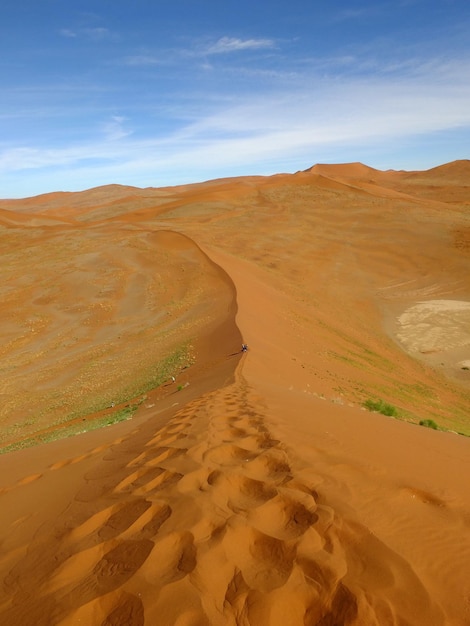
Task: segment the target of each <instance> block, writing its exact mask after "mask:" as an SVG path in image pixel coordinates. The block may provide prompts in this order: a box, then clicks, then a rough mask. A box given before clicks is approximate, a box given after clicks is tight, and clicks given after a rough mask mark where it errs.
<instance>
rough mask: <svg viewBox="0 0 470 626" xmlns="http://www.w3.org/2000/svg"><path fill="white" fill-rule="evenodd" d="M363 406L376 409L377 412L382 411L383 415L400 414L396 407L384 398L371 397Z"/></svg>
mask: <svg viewBox="0 0 470 626" xmlns="http://www.w3.org/2000/svg"><path fill="white" fill-rule="evenodd" d="M363 406H364V407H365V408H366V409H368V410H369V411H376V412H377V413H382V415H387V417H396V416H397V415H398V411H397V409H396V407H394V406H393V404H388V402H384V401H383V400H371V399H369V400H366V401H365V402H364V405H363Z"/></svg>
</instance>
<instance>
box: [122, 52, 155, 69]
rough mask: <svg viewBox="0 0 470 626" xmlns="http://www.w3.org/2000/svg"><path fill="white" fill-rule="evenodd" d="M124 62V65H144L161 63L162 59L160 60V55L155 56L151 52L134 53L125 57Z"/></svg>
mask: <svg viewBox="0 0 470 626" xmlns="http://www.w3.org/2000/svg"><path fill="white" fill-rule="evenodd" d="M124 63H125V65H131V66H145V65H162V64H163V63H164V61H162V58H161V56H156V55H152V54H135V55H132V56H128V57H125V59H124Z"/></svg>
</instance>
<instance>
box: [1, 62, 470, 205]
mask: <svg viewBox="0 0 470 626" xmlns="http://www.w3.org/2000/svg"><path fill="white" fill-rule="evenodd" d="M469 67H470V60H454V61H447V62H446V63H443V62H442V61H438V60H434V61H429V63H427V64H418V63H417V64H416V66H415V67H414V69H413V70H412V71H410V72H409V73H408V74H406V75H403V74H400V75H396V76H393V75H390V74H376V75H374V76H356V75H351V76H349V77H348V78H344V77H343V78H342V80H340V81H338V80H336V79H335V78H331V79H330V78H325V77H323V78H322V77H319V76H318V75H316V76H308V75H307V74H306V73H305V74H304V75H302V76H300V77H299V78H298V79H297V81H292V82H291V84H290V88H289V90H286V89H285V88H282V86H280V88H279V90H278V91H273V93H272V94H271V95H270V97H269V98H267V97H266V94H262V93H256V92H253V93H251V94H250V93H247V94H244V95H243V94H237V96H236V99H235V96H231V97H229V96H228V95H226V96H225V97H220V99H219V100H218V103H217V101H216V100H214V99H212V100H211V102H210V103H209V102H208V98H207V97H203V94H200V93H197V94H196V93H193V94H192V95H191V94H189V93H188V94H186V97H187V98H188V99H189V98H190V97H192V98H193V100H192V102H191V101H190V100H187V101H185V104H184V110H185V111H187V110H188V107H189V108H191V110H192V115H191V118H190V120H189V121H188V117H187V116H186V121H184V119H178V116H177V113H176V111H177V110H178V106H180V105H181V103H178V102H176V103H175V107H171V108H169V109H168V111H167V116H168V124H167V126H166V127H167V129H168V130H167V131H166V132H165V131H164V130H162V128H163V127H161V128H160V134H159V135H157V134H153V135H151V134H149V133H148V131H147V134H146V135H145V136H142V135H141V136H139V135H138V134H136V133H135V132H134V133H131V132H130V130H128V128H132V127H133V126H134V124H133V119H132V114H131V113H129V112H126V116H123V115H113V116H111V117H110V118H109V119H108V120H106V122H104V123H103V124H102V127H101V131H102V132H101V135H99V136H96V137H94V138H92V139H89V140H84V141H83V142H82V143H76V144H73V145H72V144H69V145H68V146H66V147H57V148H55V149H51V148H48V149H43V148H41V147H40V146H33V145H25V146H23V147H20V148H8V147H5V149H4V150H3V151H0V178H3V179H4V181H5V183H6V182H8V180H9V178H10V177H12V176H14V175H16V174H15V172H18V175H20V174H21V172H23V176H24V175H25V172H26V171H27V172H28V179H29V180H33V177H37V180H38V184H40V180H41V177H40V174H41V173H44V172H46V171H48V170H52V171H54V170H55V171H56V172H66V173H67V176H66V178H67V180H68V181H70V182H69V185H71V184H73V181H74V180H75V181H78V182H77V183H76V184H78V185H79V184H80V182H79V181H81V180H86V181H87V182H86V184H87V185H88V186H91V185H93V184H104V183H106V182H116V181H119V182H121V183H123V184H136V185H139V186H147V185H156V186H159V185H161V184H177V183H178V182H181V181H182V180H185V181H186V182H187V181H188V179H192V180H194V181H196V180H201V179H203V178H214V177H218V176H222V175H225V176H226V175H230V173H233V172H235V171H237V169H238V170H239V169H240V168H245V171H246V172H247V173H259V172H260V169H261V168H263V169H264V170H265V169H266V168H267V167H270V165H272V167H273V168H276V169H278V168H279V167H281V168H283V166H282V165H277V166H276V165H274V164H281V163H287V162H292V163H296V164H297V165H296V167H297V169H301V168H302V167H306V166H308V165H309V164H310V163H311V162H314V161H318V160H320V159H322V158H323V159H324V160H325V156H324V155H325V154H327V153H330V152H331V151H333V150H334V149H339V148H340V149H341V150H344V149H345V148H347V147H348V146H350V148H351V151H353V152H354V151H355V152H356V154H359V152H358V151H359V149H363V148H367V147H369V148H371V147H374V146H375V147H377V146H380V145H382V144H387V145H388V146H390V145H391V144H397V145H398V144H404V143H407V142H410V141H417V139H416V138H418V137H419V136H429V134H431V135H432V134H433V133H444V132H457V131H458V132H459V133H461V134H463V135H464V136H467V137H470V109H469V107H468V102H469V101H470V84H468V81H466V79H465V77H466V76H467V75H468V69H469ZM134 115H135V116H136V119H135V122H137V121H138V109H136V110H135V111H134ZM171 116H173V117H171ZM144 127H145V124H144ZM147 128H148V126H147ZM170 129H171V130H170ZM322 155H323V156H322ZM356 158H357V157H356ZM371 164H372V165H374V164H373V163H371ZM436 164H437V163H436ZM418 169H419V168H418ZM278 171H279V169H278ZM35 172H37V174H36V173H35ZM58 180H60V179H58ZM2 184H3V183H2ZM57 187H59V188H60V187H62V188H64V185H63V184H62V183H61V182H57V183H56V188H57ZM3 188H5V187H3ZM4 193H5V192H4Z"/></svg>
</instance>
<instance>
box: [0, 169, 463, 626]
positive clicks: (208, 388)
mask: <svg viewBox="0 0 470 626" xmlns="http://www.w3.org/2000/svg"><path fill="white" fill-rule="evenodd" d="M469 176H470V164H469V162H457V163H451V164H448V165H445V166H442V167H441V168H434V169H433V170H430V171H429V172H379V171H377V170H373V169H372V168H367V167H365V166H363V165H361V164H344V165H339V166H315V167H314V168H312V169H311V170H308V171H306V172H300V173H298V174H295V175H278V176H274V177H270V178H262V177H253V178H246V179H233V180H231V179H227V180H222V181H211V182H208V183H203V184H200V185H193V186H191V185H189V186H185V187H181V188H168V189H160V190H158V189H155V190H153V189H146V190H139V189H134V188H126V187H120V186H109V187H104V188H99V189H94V190H90V191H87V192H81V193H80V194H48V195H47V196H40V197H38V198H30V199H27V200H24V201H6V200H5V201H1V202H0V230H1V233H2V255H3V259H2V267H3V268H4V276H5V280H4V282H3V287H2V299H1V305H0V311H1V314H2V320H3V322H2V324H3V326H2V339H3V341H2V348H1V349H2V366H3V372H2V373H3V376H2V391H1V393H2V400H3V402H2V410H1V412H0V419H1V423H2V445H6V444H8V443H12V442H15V441H19V440H26V439H27V438H28V437H30V436H31V435H32V434H34V433H36V434H37V433H38V432H46V431H48V432H50V431H51V430H53V429H57V425H54V424H55V423H56V422H57V421H63V420H65V419H66V418H67V416H70V415H71V414H72V413H73V411H74V410H76V411H77V415H78V413H79V411H78V409H80V410H81V411H82V413H80V416H79V417H76V418H74V419H75V420H83V421H84V422H85V425H86V424H87V423H88V424H89V423H91V422H93V420H94V419H95V418H96V414H95V413H94V412H93V411H97V410H98V408H99V404H100V402H101V404H102V403H103V402H104V401H106V402H110V401H111V400H113V399H116V401H117V402H122V403H123V404H125V403H126V402H127V403H129V402H130V401H131V400H132V399H133V398H134V399H135V398H138V399H139V400H141V401H142V403H141V404H140V407H139V409H138V410H137V412H136V413H135V414H134V416H133V418H132V419H131V420H129V421H125V422H121V423H120V424H117V425H115V426H112V427H109V428H103V429H101V430H96V431H92V432H88V433H85V434H82V435H79V436H75V437H71V438H68V439H63V440H59V441H55V442H53V443H49V444H42V445H38V446H36V447H32V448H27V449H24V450H20V451H17V452H11V453H8V454H4V455H2V456H0V523H1V529H2V533H1V552H0V577H1V580H2V588H1V589H2V590H1V593H0V624H1V625H2V626H3V625H5V626H7V625H8V626H10V625H12V624H15V625H16V624H21V625H22V626H29V625H31V626H33V625H34V626H42V625H44V626H50V625H57V626H70V625H78V624H86V625H95V624H96V625H99V626H118V625H124V624H132V625H137V626H140V625H144V624H145V625H154V624H158V625H159V626H160V625H165V626H173V625H177V626H183V625H186V626H188V625H191V626H193V625H194V626H196V625H197V626H199V625H216V626H218V625H221V626H222V625H224V626H225V625H226V624H228V625H230V624H232V625H235V624H240V625H250V626H255V625H256V626H262V625H269V626H271V625H273V626H289V625H293V626H294V625H295V626H297V625H303V624H306V625H318V626H327V625H328V626H333V625H338V626H339V625H369V624H370V625H378V626H384V625H389V624H390V625H400V626H402V625H410V626H411V625H412V626H415V625H423V626H424V625H426V626H430V625H432V626H434V625H443V626H444V625H445V626H447V625H450V626H463V625H465V624H470V586H469V584H470V583H469V581H470V490H469V488H468V485H469V481H470V439H469V438H468V437H465V436H459V435H457V434H454V433H452V432H441V431H435V430H432V429H427V428H423V427H419V426H417V425H416V424H417V422H419V421H420V420H423V419H433V420H434V421H436V422H437V423H438V425H439V426H440V427H441V428H446V429H449V430H456V431H461V432H465V433H466V434H470V415H469V408H468V407H469V406H470V403H469V400H470V374H469V371H468V370H467V369H463V368H462V363H465V362H466V360H468V359H470V341H468V342H467V339H468V332H467V325H466V324H467V321H466V318H465V317H463V318H455V319H454V318H452V315H453V308H452V306H446V307H444V309H443V310H444V311H445V313H442V312H441V313H439V311H440V309H439V308H437V309H436V314H435V315H434V316H431V317H429V318H426V321H425V323H426V325H427V326H426V328H423V320H422V319H421V318H419V319H418V317H416V316H415V317H413V311H415V310H416V309H413V307H415V306H416V305H417V304H418V303H420V302H429V301H461V302H470V281H469V276H470V228H469V227H468V204H469V202H470V196H469V192H468V180H469ZM455 308H456V307H454V309H455ZM405 312H408V313H407V316H406V317H405V318H403V319H406V320H407V324H408V326H407V328H406V332H407V333H408V334H407V335H406V337H408V338H410V337H411V338H413V341H412V342H411V341H410V342H408V343H407V340H403V337H404V335H403V333H404V332H405V331H404V329H403V327H402V326H400V323H399V318H400V316H402V315H403V314H404V313H405ZM443 315H444V317H445V319H444V318H443V317H442V316H443ZM459 315H464V316H465V311H464V313H461V312H460V313H459ZM450 322H452V323H450ZM456 325H457V326H458V332H457V331H456V328H457V326H456ZM446 328H447V329H450V330H449V333H451V332H452V336H451V335H450V334H449V347H448V349H447V347H446V345H445V341H444V343H443V341H442V337H443V335H442V333H444V332H445V329H446ZM430 330H431V331H435V332H434V334H432V333H431V334H429V333H430ZM436 333H438V336H439V342H436V341H431V340H430V339H429V337H431V336H432V337H435V336H436ZM400 337H401V338H400ZM242 341H246V342H247V343H248V345H249V351H248V352H247V353H246V354H244V355H241V354H240V353H239V350H240V346H241V342H242ZM456 342H457V343H456ZM182 344H185V345H186V346H189V347H187V350H186V353H185V355H184V358H183V361H178V362H175V364H174V366H173V370H172V372H173V374H174V375H175V378H176V381H175V383H173V382H171V379H168V380H166V381H165V383H164V384H162V385H160V386H158V387H157V388H156V389H154V390H151V391H147V392H146V393H145V392H143V391H142V388H143V387H142V385H144V384H145V382H146V381H147V382H148V381H149V380H151V379H152V375H153V374H152V372H153V371H154V370H155V369H156V368H157V366H158V364H159V363H161V362H162V361H163V360H164V359H166V358H167V357H168V355H171V354H173V352H174V350H175V349H176V348H178V347H180V346H181V345H182ZM410 345H413V346H414V349H415V352H413V353H407V352H406V350H408V349H410V348H409V346H410ZM416 346H418V348H416ZM416 350H417V351H416ZM184 359H186V361H185V360H184ZM135 381H137V382H138V383H139V384H137V382H135ZM139 385H140V387H139ZM178 389H180V390H178ZM126 390H127V391H126ZM124 391H126V393H127V395H126V393H124ZM378 398H381V399H383V400H384V401H386V402H389V403H391V404H393V405H394V406H395V407H396V408H397V410H398V411H399V413H400V415H401V418H402V419H401V420H398V419H391V418H387V417H385V416H383V415H381V414H379V413H369V412H368V411H365V410H364V409H363V408H362V403H363V402H364V401H365V400H366V399H378ZM93 407H95V408H93ZM92 409H93V410H92ZM113 410H114V409H113V408H111V407H110V408H109V409H106V410H105V411H104V413H106V412H110V413H112V411H113ZM83 411H85V413H83ZM86 411H88V413H86ZM97 414H99V415H102V414H103V411H98V413H97ZM62 427H63V424H61V425H60V428H62Z"/></svg>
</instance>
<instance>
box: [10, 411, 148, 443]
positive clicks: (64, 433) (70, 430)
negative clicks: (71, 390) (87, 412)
mask: <svg viewBox="0 0 470 626" xmlns="http://www.w3.org/2000/svg"><path fill="white" fill-rule="evenodd" d="M138 407H139V405H138V404H133V405H129V406H126V407H124V408H123V409H118V410H117V411H114V412H113V413H109V414H108V415H105V416H103V417H99V418H97V419H94V420H85V418H84V420H83V421H82V422H78V423H77V422H74V423H72V424H70V425H68V426H65V427H64V428H56V429H54V430H50V431H46V432H42V433H37V434H35V435H33V436H32V437H28V438H26V439H22V440H21V441H15V442H13V443H10V444H8V445H6V446H3V447H1V448H0V454H5V453H6V452H15V451H16V450H23V449H25V448H31V447H32V446H36V445H38V444H40V443H50V442H51V441H58V440H59V439H67V438H68V437H73V436H74V435H80V434H82V433H86V432H90V431H92V430H97V429H98V428H104V427H105V426H112V425H113V424H118V423H119V422H123V421H124V420H128V419H131V417H132V416H133V414H134V413H135V412H136V411H137V409H138Z"/></svg>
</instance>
